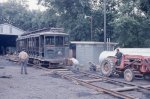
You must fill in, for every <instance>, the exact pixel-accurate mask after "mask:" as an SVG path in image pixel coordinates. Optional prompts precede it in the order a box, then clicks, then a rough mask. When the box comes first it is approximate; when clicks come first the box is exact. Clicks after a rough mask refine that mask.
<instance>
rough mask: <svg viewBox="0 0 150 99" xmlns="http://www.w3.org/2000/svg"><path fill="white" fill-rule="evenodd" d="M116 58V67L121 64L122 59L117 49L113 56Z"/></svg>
mask: <svg viewBox="0 0 150 99" xmlns="http://www.w3.org/2000/svg"><path fill="white" fill-rule="evenodd" d="M115 56H116V57H117V63H116V64H117V65H120V63H121V59H122V53H121V52H120V51H119V49H117V53H116V55H115Z"/></svg>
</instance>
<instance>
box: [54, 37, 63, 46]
mask: <svg viewBox="0 0 150 99" xmlns="http://www.w3.org/2000/svg"><path fill="white" fill-rule="evenodd" d="M55 39H56V41H55V42H56V46H63V36H56V38H55Z"/></svg>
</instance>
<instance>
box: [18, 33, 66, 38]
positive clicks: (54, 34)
mask: <svg viewBox="0 0 150 99" xmlns="http://www.w3.org/2000/svg"><path fill="white" fill-rule="evenodd" d="M41 35H44V36H67V35H69V34H66V33H58V32H52V31H49V32H39V33H35V34H27V35H23V36H20V37H18V39H17V40H19V39H25V38H31V37H39V36H41Z"/></svg>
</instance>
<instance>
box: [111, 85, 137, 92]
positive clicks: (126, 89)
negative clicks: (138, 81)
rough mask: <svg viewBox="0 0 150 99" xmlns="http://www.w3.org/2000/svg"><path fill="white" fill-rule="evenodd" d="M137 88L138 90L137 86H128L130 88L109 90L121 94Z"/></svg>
mask: <svg viewBox="0 0 150 99" xmlns="http://www.w3.org/2000/svg"><path fill="white" fill-rule="evenodd" d="M137 88H138V87H137V86H130V87H122V88H115V89H111V90H112V91H117V92H123V91H130V90H135V89H137Z"/></svg>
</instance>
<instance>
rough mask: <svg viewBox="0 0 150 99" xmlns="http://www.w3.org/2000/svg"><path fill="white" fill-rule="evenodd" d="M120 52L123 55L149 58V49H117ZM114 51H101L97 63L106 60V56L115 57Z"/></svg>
mask: <svg viewBox="0 0 150 99" xmlns="http://www.w3.org/2000/svg"><path fill="white" fill-rule="evenodd" d="M117 49H119V50H120V52H122V53H123V54H124V55H125V54H128V55H142V56H150V48H117ZM116 52H117V51H116V49H115V50H114V51H103V52H102V53H101V54H100V55H99V63H100V64H101V62H102V61H103V60H104V59H105V58H107V57H108V56H115V54H116Z"/></svg>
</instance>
